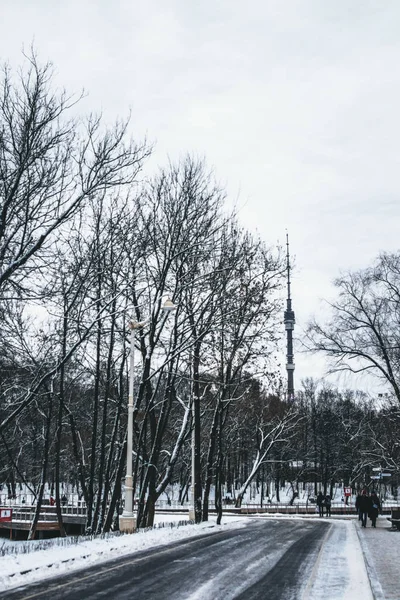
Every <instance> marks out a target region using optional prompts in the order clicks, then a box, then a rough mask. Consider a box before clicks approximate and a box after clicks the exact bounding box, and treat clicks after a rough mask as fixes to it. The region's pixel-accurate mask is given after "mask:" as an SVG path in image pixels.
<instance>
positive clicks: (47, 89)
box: [0, 51, 149, 301]
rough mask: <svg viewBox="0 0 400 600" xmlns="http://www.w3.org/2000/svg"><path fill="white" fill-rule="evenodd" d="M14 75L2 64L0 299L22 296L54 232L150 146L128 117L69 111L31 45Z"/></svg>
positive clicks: (120, 179) (126, 180) (129, 170)
mask: <svg viewBox="0 0 400 600" xmlns="http://www.w3.org/2000/svg"><path fill="white" fill-rule="evenodd" d="M25 58H26V62H25V65H24V67H23V68H22V69H21V71H20V72H19V73H18V75H17V76H15V75H14V74H13V72H12V70H11V69H10V67H9V66H7V65H5V66H4V67H3V78H2V81H1V101H0V293H1V296H0V301H4V298H5V295H7V296H9V295H10V294H14V295H17V296H20V295H21V294H24V295H26V294H27V293H28V291H31V290H29V286H32V281H30V284H29V285H28V282H27V280H26V277H27V276H29V275H30V274H31V273H32V271H36V270H37V269H38V268H39V267H41V266H42V265H43V264H45V263H46V258H48V257H47V253H48V250H49V246H50V244H51V243H52V241H53V240H54V234H55V232H56V231H57V230H58V229H60V227H62V226H63V225H65V224H66V223H67V222H68V221H69V220H70V219H71V217H72V216H73V215H74V214H76V212H77V211H78V210H79V209H80V208H81V207H82V205H83V203H84V202H85V201H86V200H87V199H88V198H90V197H94V196H97V197H98V198H99V199H101V197H102V196H103V195H104V193H105V192H106V191H108V190H110V189H113V188H116V187H119V186H121V185H126V184H131V183H132V182H133V181H135V178H136V176H137V173H138V171H139V169H140V168H141V165H142V162H143V159H144V158H145V157H146V156H147V155H148V153H149V150H148V148H147V147H146V145H145V144H135V143H134V142H133V141H132V140H129V139H127V138H128V122H127V121H125V122H119V123H117V124H116V125H115V127H114V128H113V129H105V128H104V127H103V125H102V121H101V118H100V117H96V116H91V117H90V118H89V119H88V120H87V121H86V123H81V122H80V121H78V120H77V119H74V118H72V116H71V114H72V108H73V107H74V106H75V104H76V103H77V102H78V101H79V97H78V98H74V97H72V96H68V94H67V93H66V92H65V91H61V92H57V91H53V89H52V86H53V69H52V66H51V64H50V63H47V64H44V65H40V63H39V62H38V60H37V57H36V55H35V53H34V51H32V53H31V54H30V55H29V56H26V57H25Z"/></svg>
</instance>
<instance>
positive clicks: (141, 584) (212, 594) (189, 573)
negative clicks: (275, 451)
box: [7, 520, 330, 600]
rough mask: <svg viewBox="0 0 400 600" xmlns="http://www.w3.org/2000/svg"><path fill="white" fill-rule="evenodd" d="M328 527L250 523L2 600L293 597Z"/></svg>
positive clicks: (304, 523) (297, 596)
mask: <svg viewBox="0 0 400 600" xmlns="http://www.w3.org/2000/svg"><path fill="white" fill-rule="evenodd" d="M329 527H330V525H329V523H327V522H321V521H314V520H310V521H300V520H299V521H295V520H287V521H286V520H276V521H272V520H268V521H266V520H265V521H262V520H257V521H256V520H255V521H252V522H251V523H249V524H248V525H247V526H246V527H243V528H241V529H236V530H227V531H220V532H214V533H212V532H211V533H210V535H203V536H199V537H196V538H190V539H188V540H186V541H185V540H184V541H180V542H176V543H174V544H171V545H168V546H164V547H161V548H158V549H157V548H155V549H152V550H148V551H143V552H138V553H136V554H133V555H130V556H124V557H123V558H120V559H116V560H113V561H109V562H107V563H102V564H101V565H99V566H98V567H90V568H88V569H85V570H81V571H75V572H73V573H71V574H70V575H69V576H68V575H64V576H63V577H59V578H57V579H50V580H47V581H46V580H44V581H41V582H39V583H37V584H34V585H30V586H26V587H24V588H19V589H17V590H9V591H8V592H7V600H17V599H19V600H22V599H25V600H28V598H29V599H31V598H32V599H34V598H35V599H38V600H39V599H43V600H44V599H49V600H50V599H51V600H61V599H65V600H95V599H96V600H97V599H105V598H106V599H108V600H128V599H129V600H131V599H132V600H145V599H149V600H168V599H171V600H218V599H221V600H222V599H224V600H229V599H234V598H235V599H243V600H244V599H246V600H252V599H260V600H261V599H265V600H278V599H281V600H299V599H300V598H302V592H303V590H304V589H305V587H306V585H307V582H308V581H309V579H310V577H311V574H312V570H313V565H314V563H315V561H316V559H317V556H318V553H319V550H320V548H321V546H322V543H323V540H324V537H325V535H326V534H327V531H328V528H329Z"/></svg>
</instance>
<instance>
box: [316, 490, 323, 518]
mask: <svg viewBox="0 0 400 600" xmlns="http://www.w3.org/2000/svg"><path fill="white" fill-rule="evenodd" d="M317 506H318V513H319V516H320V517H323V516H324V496H323V495H322V492H319V493H318V496H317Z"/></svg>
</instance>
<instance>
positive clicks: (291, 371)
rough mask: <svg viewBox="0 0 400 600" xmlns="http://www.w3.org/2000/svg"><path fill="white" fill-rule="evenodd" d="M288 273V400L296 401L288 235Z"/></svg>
mask: <svg viewBox="0 0 400 600" xmlns="http://www.w3.org/2000/svg"><path fill="white" fill-rule="evenodd" d="M286 273H287V293H288V296H287V300H286V310H285V312H284V320H283V322H284V323H285V329H286V343H287V346H286V347H287V352H286V371H287V398H288V400H289V401H292V400H294V362H293V329H294V324H295V322H296V321H295V318H294V311H293V310H292V299H291V297H290V255H289V234H288V233H287V234H286Z"/></svg>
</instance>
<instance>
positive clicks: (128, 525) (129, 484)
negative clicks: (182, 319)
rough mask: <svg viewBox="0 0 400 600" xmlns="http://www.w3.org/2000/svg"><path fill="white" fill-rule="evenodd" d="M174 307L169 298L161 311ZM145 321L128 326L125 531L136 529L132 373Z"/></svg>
mask: <svg viewBox="0 0 400 600" xmlns="http://www.w3.org/2000/svg"><path fill="white" fill-rule="evenodd" d="M175 309H176V306H175V304H174V303H173V302H172V300H170V299H169V298H168V299H167V300H166V301H165V302H164V304H163V305H162V310H163V312H164V313H165V314H166V315H167V314H168V313H170V312H173V311H174V310H175ZM146 323H147V321H139V322H138V321H131V322H130V323H129V327H130V330H131V335H130V354H129V388H128V425H127V436H126V477H125V506H124V512H123V513H122V515H121V516H120V518H119V529H120V531H123V532H125V533H133V532H134V531H135V530H136V517H135V516H134V514H133V470H132V467H133V464H132V463H133V461H132V450H133V375H134V366H135V332H136V330H137V329H140V328H141V327H143V326H144V325H146Z"/></svg>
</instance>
